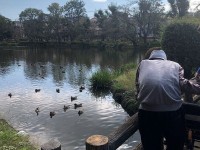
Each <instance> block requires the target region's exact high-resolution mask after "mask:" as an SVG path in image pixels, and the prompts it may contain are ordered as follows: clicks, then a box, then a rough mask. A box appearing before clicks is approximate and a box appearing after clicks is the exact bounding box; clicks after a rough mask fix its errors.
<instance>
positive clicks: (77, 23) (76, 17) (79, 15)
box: [64, 0, 88, 41]
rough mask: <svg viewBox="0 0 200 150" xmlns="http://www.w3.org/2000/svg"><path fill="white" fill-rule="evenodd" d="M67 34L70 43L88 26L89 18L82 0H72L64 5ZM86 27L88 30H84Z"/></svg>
mask: <svg viewBox="0 0 200 150" xmlns="http://www.w3.org/2000/svg"><path fill="white" fill-rule="evenodd" d="M64 18H65V25H66V29H65V33H66V35H65V36H67V37H68V38H69V40H70V41H73V40H74V39H75V38H77V37H79V36H80V35H81V34H82V33H83V32H84V31H86V30H87V29H86V28H88V26H87V27H86V26H83V24H84V25H86V24H87V22H88V17H87V15H86V9H85V3H84V2H83V1H82V0H71V1H69V2H67V3H66V4H65V5H64ZM83 27H86V28H83Z"/></svg>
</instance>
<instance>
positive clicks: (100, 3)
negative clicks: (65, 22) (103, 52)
mask: <svg viewBox="0 0 200 150" xmlns="http://www.w3.org/2000/svg"><path fill="white" fill-rule="evenodd" d="M67 1H68V0H0V14H1V15H3V16H4V17H6V18H9V19H11V20H12V21H15V20H18V18H19V14H20V13H21V12H22V11H23V10H25V9H26V8H36V9H39V10H42V11H43V12H44V13H48V10H47V7H48V6H49V5H50V4H52V3H54V2H56V3H58V4H60V6H64V5H65V4H66V2H67ZM83 1H84V3H85V8H86V12H87V14H88V16H89V17H90V18H91V17H93V15H94V12H95V11H97V10H99V9H103V10H104V9H107V8H108V5H110V4H111V3H114V4H115V5H123V4H127V3H128V0H83ZM189 1H190V5H191V8H190V10H191V11H192V10H193V9H194V6H196V5H197V4H198V3H200V2H198V1H199V0H189ZM163 3H165V4H167V0H163ZM166 9H169V6H168V5H166Z"/></svg>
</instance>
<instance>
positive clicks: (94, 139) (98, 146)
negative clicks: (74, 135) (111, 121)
mask: <svg viewBox="0 0 200 150" xmlns="http://www.w3.org/2000/svg"><path fill="white" fill-rule="evenodd" d="M86 150H108V138H107V137H106V136H103V135H92V136H90V137H89V138H88V139H87V140H86Z"/></svg>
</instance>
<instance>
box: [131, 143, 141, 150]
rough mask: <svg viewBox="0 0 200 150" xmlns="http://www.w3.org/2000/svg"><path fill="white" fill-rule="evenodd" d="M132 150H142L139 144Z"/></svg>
mask: <svg viewBox="0 0 200 150" xmlns="http://www.w3.org/2000/svg"><path fill="white" fill-rule="evenodd" d="M133 150H143V148H142V143H139V144H138V145H137V146H136V147H135V148H134V149H133Z"/></svg>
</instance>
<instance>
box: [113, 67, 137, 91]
mask: <svg viewBox="0 0 200 150" xmlns="http://www.w3.org/2000/svg"><path fill="white" fill-rule="evenodd" d="M135 73H136V72H135V70H133V69H131V70H129V71H126V72H124V73H123V74H121V75H119V76H118V77H116V78H115V80H114V81H115V82H114V84H113V88H114V89H115V90H116V89H123V90H133V89H135V84H134V81H135Z"/></svg>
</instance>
